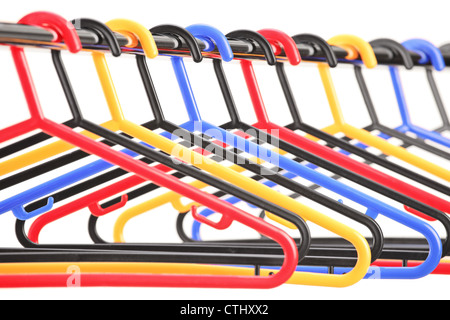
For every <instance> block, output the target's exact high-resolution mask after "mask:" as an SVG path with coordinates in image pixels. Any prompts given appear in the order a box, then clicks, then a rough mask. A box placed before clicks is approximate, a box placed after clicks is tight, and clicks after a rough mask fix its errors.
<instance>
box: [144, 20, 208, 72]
mask: <svg viewBox="0 0 450 320" xmlns="http://www.w3.org/2000/svg"><path fill="white" fill-rule="evenodd" d="M150 32H151V33H152V34H169V35H172V36H175V37H179V38H181V39H183V40H184V41H185V42H186V44H187V46H188V48H189V51H190V52H191V56H192V59H193V60H194V62H197V63H199V62H202V61H203V55H202V50H201V49H200V47H199V46H198V43H197V40H196V39H195V37H194V36H193V35H192V34H191V33H190V32H189V31H187V30H186V29H183V28H181V27H178V26H175V25H171V24H163V25H159V26H156V27H154V28H152V29H150Z"/></svg>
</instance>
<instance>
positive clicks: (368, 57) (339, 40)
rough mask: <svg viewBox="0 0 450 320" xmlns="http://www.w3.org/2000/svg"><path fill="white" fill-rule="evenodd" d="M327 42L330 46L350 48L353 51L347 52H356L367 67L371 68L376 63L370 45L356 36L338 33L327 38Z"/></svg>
mask: <svg viewBox="0 0 450 320" xmlns="http://www.w3.org/2000/svg"><path fill="white" fill-rule="evenodd" d="M328 43H329V44H330V45H332V46H344V47H345V48H346V49H347V50H352V51H353V52H349V54H351V53H358V54H359V55H360V56H361V59H362V61H363V63H364V65H365V66H366V67H367V68H369V69H373V68H375V67H376V66H377V65H378V61H377V57H376V56H375V53H374V52H373V48H372V46H371V45H370V44H369V43H368V42H366V41H364V40H363V39H361V38H359V37H357V36H354V35H350V34H343V35H338V36H335V37H332V38H331V39H330V40H328Z"/></svg>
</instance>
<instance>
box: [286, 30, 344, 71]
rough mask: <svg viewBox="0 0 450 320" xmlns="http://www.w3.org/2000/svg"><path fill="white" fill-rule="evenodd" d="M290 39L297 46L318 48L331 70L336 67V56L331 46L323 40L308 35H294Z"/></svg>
mask: <svg viewBox="0 0 450 320" xmlns="http://www.w3.org/2000/svg"><path fill="white" fill-rule="evenodd" d="M292 39H294V41H295V43H297V44H301V43H305V44H312V45H316V46H318V47H319V48H320V49H321V50H322V52H323V53H324V54H325V59H326V61H327V62H328V65H329V66H330V67H331V68H335V67H336V66H337V65H338V59H337V57H336V54H335V53H334V51H333V49H332V48H331V45H330V44H329V43H328V42H327V41H326V40H325V39H323V38H321V37H319V36H316V35H314V34H309V33H302V34H298V35H295V36H293V37H292Z"/></svg>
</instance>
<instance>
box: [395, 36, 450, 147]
mask: <svg viewBox="0 0 450 320" xmlns="http://www.w3.org/2000/svg"><path fill="white" fill-rule="evenodd" d="M402 44H403V46H404V47H405V48H406V49H408V50H411V51H415V52H416V53H418V54H420V55H421V56H422V59H421V60H420V61H419V63H422V64H425V63H429V62H431V64H432V65H433V67H434V69H435V70H437V71H442V70H443V69H444V68H445V61H444V57H443V56H442V53H441V51H440V50H439V48H437V47H436V46H434V45H433V44H432V43H430V42H428V41H426V40H423V39H411V40H408V41H405V42H403V43H402ZM389 70H390V73H391V78H392V83H393V85H394V89H395V94H396V97H397V101H398V105H399V109H400V113H401V118H402V122H403V123H402V125H401V126H400V127H398V128H396V130H398V131H400V132H403V133H407V132H411V133H415V134H416V135H417V136H419V137H420V138H423V139H429V140H431V141H434V142H436V143H439V144H441V145H443V146H446V147H449V148H450V139H448V138H446V137H444V136H442V135H441V134H440V133H438V132H435V131H429V130H426V129H424V128H422V127H420V126H417V125H415V124H414V123H413V122H412V120H411V115H410V113H409V110H408V105H407V102H406V98H405V93H404V90H403V87H402V82H401V77H400V72H399V69H398V68H397V67H395V66H390V67H389Z"/></svg>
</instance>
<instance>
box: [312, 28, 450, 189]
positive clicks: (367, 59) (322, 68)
mask: <svg viewBox="0 0 450 320" xmlns="http://www.w3.org/2000/svg"><path fill="white" fill-rule="evenodd" d="M328 43H329V44H330V45H335V46H342V47H344V48H345V49H346V50H348V51H349V56H348V58H353V59H355V57H359V56H361V58H362V61H363V62H364V64H365V66H366V67H367V68H369V69H372V68H375V67H376V66H377V64H378V63H377V60H376V57H375V53H374V52H373V49H372V47H371V46H370V44H369V43H367V42H365V41H364V40H362V39H360V38H358V37H356V36H353V35H340V36H336V37H333V38H331V39H330V40H329V41H328ZM317 65H318V69H319V73H320V76H321V79H322V82H323V86H324V88H325V92H326V95H327V98H328V102H329V105H330V109H331V112H332V115H333V119H334V124H332V125H331V126H328V127H326V128H324V129H322V130H323V131H325V132H327V133H329V134H333V135H334V134H337V133H344V134H345V135H346V136H348V137H350V138H352V139H356V140H359V141H360V142H362V143H364V144H366V145H369V146H371V147H374V148H376V149H378V150H380V151H381V152H383V153H384V154H386V155H389V156H393V157H395V158H398V159H400V160H403V161H405V162H407V163H409V164H411V165H414V166H415V167H417V168H420V169H422V170H424V171H426V172H428V173H431V174H433V175H435V176H436V177H439V178H442V179H444V180H446V181H450V171H449V170H448V169H445V168H443V167H440V166H438V165H436V164H434V163H432V162H430V161H427V160H425V159H423V158H421V157H419V156H416V155H414V154H412V153H410V152H409V151H407V150H406V149H405V148H402V147H398V146H395V145H393V144H391V143H389V142H388V141H386V140H384V139H382V138H380V137H378V136H375V135H373V134H371V133H370V132H368V131H366V130H364V129H359V128H357V127H354V126H352V125H350V124H348V123H346V122H345V119H344V114H343V111H342V109H341V106H340V103H339V99H338V97H337V93H336V89H335V86H334V83H333V80H332V77H331V72H330V67H329V65H328V64H326V63H318V64H317ZM308 137H309V136H308ZM309 138H311V137H309ZM313 139H314V140H316V139H315V138H313Z"/></svg>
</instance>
